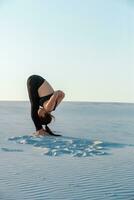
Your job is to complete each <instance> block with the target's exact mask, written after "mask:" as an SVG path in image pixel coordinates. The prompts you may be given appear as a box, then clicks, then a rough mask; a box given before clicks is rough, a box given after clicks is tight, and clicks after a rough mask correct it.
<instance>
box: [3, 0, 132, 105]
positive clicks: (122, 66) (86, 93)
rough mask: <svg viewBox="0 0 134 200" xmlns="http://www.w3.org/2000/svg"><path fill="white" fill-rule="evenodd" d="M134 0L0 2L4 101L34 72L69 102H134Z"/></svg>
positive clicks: (18, 93) (21, 90) (23, 95)
mask: <svg viewBox="0 0 134 200" xmlns="http://www.w3.org/2000/svg"><path fill="white" fill-rule="evenodd" d="M133 54H134V1H133V0H0V100H28V94H27V88H26V81H27V78H28V77H29V76H30V75H32V74H38V75H41V76H43V77H44V78H45V79H47V81H48V82H50V84H51V85H52V86H53V88H54V89H55V90H58V89H60V90H63V91H64V92H65V94H66V97H65V101H92V102H93V101H94V102H130V103H134V55H133Z"/></svg>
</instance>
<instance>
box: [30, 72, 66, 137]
mask: <svg viewBox="0 0 134 200" xmlns="http://www.w3.org/2000/svg"><path fill="white" fill-rule="evenodd" d="M27 88H28V94H29V99H30V103H31V117H32V120H33V122H34V125H35V128H36V133H35V134H36V135H45V134H47V133H49V134H50V135H55V136H59V135H56V134H54V133H52V131H51V130H50V129H49V127H48V126H47V125H48V124H49V123H50V122H51V121H52V118H53V116H52V115H51V112H52V111H54V110H55V109H56V107H57V106H58V105H59V104H60V103H61V101H62V99H63V98H64V96H65V94H64V92H62V91H61V90H57V91H54V90H53V88H52V86H51V85H50V84H49V83H48V82H47V81H46V80H45V79H44V78H42V77H41V76H38V75H32V76H30V77H29V78H28V80H27ZM42 125H45V129H44V128H43V126H42Z"/></svg>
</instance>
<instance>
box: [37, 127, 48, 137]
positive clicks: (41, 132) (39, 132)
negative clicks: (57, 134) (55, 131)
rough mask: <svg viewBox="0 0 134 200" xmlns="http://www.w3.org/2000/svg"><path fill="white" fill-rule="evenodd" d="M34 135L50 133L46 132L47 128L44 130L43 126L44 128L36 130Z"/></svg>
mask: <svg viewBox="0 0 134 200" xmlns="http://www.w3.org/2000/svg"><path fill="white" fill-rule="evenodd" d="M34 135H36V136H45V135H48V133H47V132H46V130H44V129H43V128H42V129H40V130H38V131H36V132H35V133H34Z"/></svg>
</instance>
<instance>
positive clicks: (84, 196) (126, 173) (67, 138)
mask: <svg viewBox="0 0 134 200" xmlns="http://www.w3.org/2000/svg"><path fill="white" fill-rule="evenodd" d="M0 106H1V114H0V119H1V121H0V125H1V130H0V158H1V162H0V200H18V199H19V200H23V199H25V200H45V199H46V200H55V199H56V200H60V199H61V200H63V199H64V200H133V199H134V186H133V183H134V176H133V169H134V159H133V155H134V136H133V133H134V132H133V130H134V123H133V122H134V120H133V119H134V118H133V117H134V105H133V104H132V105H120V104H91V103H81V104H74V103H72V104H71V103H64V104H63V106H62V107H61V109H59V111H57V113H56V114H57V121H56V123H55V125H53V127H54V129H55V130H56V131H59V132H61V133H62V135H63V136H62V137H50V136H46V137H35V136H33V135H32V134H28V132H32V130H33V127H32V123H31V120H30V118H28V117H27V110H28V106H29V105H28V103H24V102H17V103H13V102H12V103H11V104H10V105H9V103H5V102H4V103H3V104H2V103H1V104H0ZM5 108H8V109H5ZM83 108H84V109H85V110H86V112H83V113H82V111H83ZM63 113H64V114H63ZM7 115H8V116H9V118H10V119H11V121H12V123H11V121H9V120H7V117H6V116H7ZM70 115H71V116H72V118H73V119H74V123H73V124H71V122H72V121H71V120H70V121H69V119H70ZM4 116H5V118H4ZM67 117H68V120H67ZM6 120H7V121H6ZM82 120H83V121H84V122H83V126H82V123H78V122H79V121H80V122H81V121H82ZM14 125H15V126H14Z"/></svg>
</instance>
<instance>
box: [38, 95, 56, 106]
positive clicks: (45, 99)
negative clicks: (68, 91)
mask: <svg viewBox="0 0 134 200" xmlns="http://www.w3.org/2000/svg"><path fill="white" fill-rule="evenodd" d="M52 95H53V93H51V94H49V95H47V96H44V97H40V100H39V104H40V106H43V104H44V102H45V101H48V100H49V99H50V98H51V96H52Z"/></svg>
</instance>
